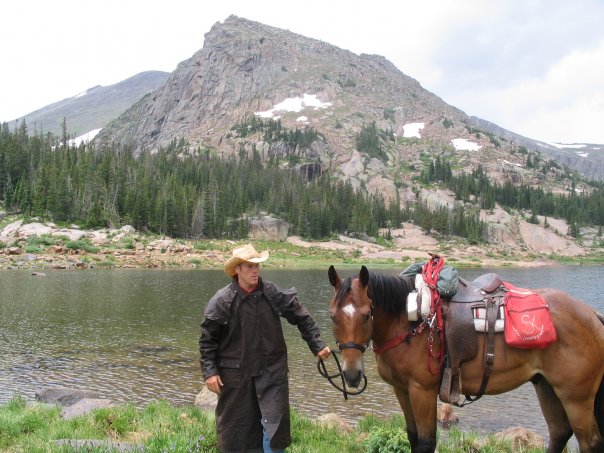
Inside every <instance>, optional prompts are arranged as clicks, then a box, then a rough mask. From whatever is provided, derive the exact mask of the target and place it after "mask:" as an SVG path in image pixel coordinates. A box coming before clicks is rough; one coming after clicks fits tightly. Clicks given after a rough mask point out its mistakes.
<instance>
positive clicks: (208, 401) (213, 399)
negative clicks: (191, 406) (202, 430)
mask: <svg viewBox="0 0 604 453" xmlns="http://www.w3.org/2000/svg"><path fill="white" fill-rule="evenodd" d="M217 404H218V395H216V394H215V393H214V392H211V391H210V390H209V389H208V388H207V387H206V386H204V387H203V388H202V389H201V391H200V392H199V393H198V394H197V396H196V397H195V406H198V407H200V408H201V409H203V410H208V411H213V410H214V409H215V408H216V405H217Z"/></svg>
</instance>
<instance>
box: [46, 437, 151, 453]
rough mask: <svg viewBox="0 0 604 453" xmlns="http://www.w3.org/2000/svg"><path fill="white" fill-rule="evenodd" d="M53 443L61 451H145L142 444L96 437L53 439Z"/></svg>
mask: <svg viewBox="0 0 604 453" xmlns="http://www.w3.org/2000/svg"><path fill="white" fill-rule="evenodd" d="M55 445H56V446H58V447H60V448H61V451H64V450H66V451H82V452H86V451H118V452H144V451H145V448H144V447H143V446H142V445H136V444H132V443H129V442H115V441H109V440H97V439H59V440H56V441H55Z"/></svg>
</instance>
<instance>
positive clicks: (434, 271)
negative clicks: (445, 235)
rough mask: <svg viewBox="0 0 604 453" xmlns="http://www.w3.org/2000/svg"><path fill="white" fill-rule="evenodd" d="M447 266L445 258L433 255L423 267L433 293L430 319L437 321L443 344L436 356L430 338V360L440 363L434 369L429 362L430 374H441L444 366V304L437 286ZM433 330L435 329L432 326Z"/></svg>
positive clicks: (427, 282) (423, 275)
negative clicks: (441, 367)
mask: <svg viewBox="0 0 604 453" xmlns="http://www.w3.org/2000/svg"><path fill="white" fill-rule="evenodd" d="M444 265H445V260H444V258H441V257H440V256H438V255H432V259H431V260H430V261H428V262H427V263H426V264H424V266H423V267H422V277H423V279H424V281H425V282H426V284H427V285H428V286H429V287H430V292H431V293H432V301H431V304H430V318H432V319H435V321H436V328H437V329H438V331H439V338H440V344H441V350H440V352H439V353H438V354H434V351H433V349H432V348H433V344H432V338H431V336H429V337H428V356H429V358H432V359H436V360H437V361H438V363H439V366H438V368H437V369H434V370H433V369H432V361H431V360H428V369H429V371H430V373H432V374H437V373H439V372H440V366H441V365H442V363H443V361H444V359H445V354H444V348H445V323H444V319H443V303H442V300H441V299H440V294H439V293H438V290H437V289H436V284H437V283H438V276H439V274H440V271H441V270H442V268H443V266H444ZM431 328H434V326H432V327H431Z"/></svg>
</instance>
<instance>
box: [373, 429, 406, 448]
mask: <svg viewBox="0 0 604 453" xmlns="http://www.w3.org/2000/svg"><path fill="white" fill-rule="evenodd" d="M410 451H411V443H410V442H409V439H408V438H407V433H406V432H405V431H404V430H403V429H402V428H390V427H388V428H381V427H380V428H376V429H373V430H372V431H371V432H370V433H369V437H368V438H367V440H366V441H365V452H366V453H403V452H410Z"/></svg>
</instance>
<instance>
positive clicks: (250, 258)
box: [224, 244, 268, 277]
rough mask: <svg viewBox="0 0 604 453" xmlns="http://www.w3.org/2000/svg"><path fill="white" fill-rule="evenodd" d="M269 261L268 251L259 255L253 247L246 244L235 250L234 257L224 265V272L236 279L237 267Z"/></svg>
mask: <svg viewBox="0 0 604 453" xmlns="http://www.w3.org/2000/svg"><path fill="white" fill-rule="evenodd" d="M267 259H268V251H264V252H262V253H258V252H257V251H256V249H255V248H254V246H253V245H251V244H246V245H243V246H241V247H237V248H236V249H235V250H233V256H232V257H230V258H229V259H228V260H227V262H226V263H224V272H225V273H226V274H227V275H230V276H231V277H234V276H235V274H236V272H235V267H237V266H238V265H239V264H241V263H243V262H247V263H262V262H263V261H266V260H267Z"/></svg>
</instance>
